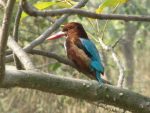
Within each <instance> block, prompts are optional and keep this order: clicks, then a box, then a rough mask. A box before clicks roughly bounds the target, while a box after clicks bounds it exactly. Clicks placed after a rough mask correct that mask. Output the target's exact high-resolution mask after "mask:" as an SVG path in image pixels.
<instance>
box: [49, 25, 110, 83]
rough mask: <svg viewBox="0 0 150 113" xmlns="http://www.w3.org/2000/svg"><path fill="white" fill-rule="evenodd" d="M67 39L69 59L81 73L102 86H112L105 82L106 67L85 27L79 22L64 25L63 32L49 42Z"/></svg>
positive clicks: (51, 37) (66, 45) (50, 38)
mask: <svg viewBox="0 0 150 113" xmlns="http://www.w3.org/2000/svg"><path fill="white" fill-rule="evenodd" d="M61 37H65V38H66V42H65V44H64V45H65V48H66V52H67V56H68V58H69V59H70V60H71V61H72V62H73V63H74V64H75V66H76V68H77V70H78V71H79V72H82V73H84V74H85V75H87V76H88V77H89V78H91V79H95V80H97V81H98V82H99V84H100V85H103V83H107V84H110V83H109V82H108V81H107V80H104V79H103V78H102V77H101V75H104V66H103V64H102V61H101V58H100V55H99V52H98V50H97V48H96V46H95V44H94V43H93V42H92V41H91V40H90V39H89V37H88V35H87V33H86V32H85V30H84V28H83V26H82V25H81V24H80V23H77V22H70V23H67V24H65V25H64V27H63V29H62V31H60V32H58V33H56V34H55V35H52V36H50V37H49V38H47V40H53V39H58V38H61Z"/></svg>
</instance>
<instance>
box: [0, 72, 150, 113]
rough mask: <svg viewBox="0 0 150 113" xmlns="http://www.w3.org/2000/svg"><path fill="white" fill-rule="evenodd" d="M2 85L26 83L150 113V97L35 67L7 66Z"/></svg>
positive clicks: (34, 86) (25, 86)
mask: <svg viewBox="0 0 150 113" xmlns="http://www.w3.org/2000/svg"><path fill="white" fill-rule="evenodd" d="M0 87H5V88H6V87H7V88H10V87H22V88H30V89H37V90H41V91H44V92H50V93H55V94H57V95H66V96H70V97H74V98H80V99H84V100H87V101H92V102H98V103H103V104H107V105H113V106H116V107H119V108H123V109H125V110H129V111H132V112H133V113H149V112H150V98H149V97H145V96H142V95H140V94H137V93H134V92H132V91H129V90H126V89H121V88H117V87H113V86H109V85H103V86H101V87H99V86H98V83H97V82H96V81H86V80H80V79H73V78H67V77H62V76H54V75H51V74H46V73H39V72H34V71H17V70H7V71H6V76H5V79H4V81H3V84H2V85H1V86H0Z"/></svg>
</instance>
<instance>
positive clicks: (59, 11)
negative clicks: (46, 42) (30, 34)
mask: <svg viewBox="0 0 150 113" xmlns="http://www.w3.org/2000/svg"><path fill="white" fill-rule="evenodd" d="M22 6H23V10H24V11H25V12H26V13H28V14H29V15H30V16H43V17H46V16H58V15H63V14H69V15H75V14H77V15H81V16H84V17H89V18H93V19H101V20H106V19H107V20H124V21H143V22H150V16H146V15H142V16H134V15H121V14H119V15H118V14H96V13H94V12H90V11H85V10H81V9H55V10H45V11H40V10H37V9H35V8H34V7H33V6H32V5H31V4H29V3H28V2H24V3H23V5H22Z"/></svg>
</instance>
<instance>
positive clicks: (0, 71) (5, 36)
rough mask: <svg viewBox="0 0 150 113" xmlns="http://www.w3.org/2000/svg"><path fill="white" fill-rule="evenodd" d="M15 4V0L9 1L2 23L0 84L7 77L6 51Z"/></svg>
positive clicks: (0, 35)
mask: <svg viewBox="0 0 150 113" xmlns="http://www.w3.org/2000/svg"><path fill="white" fill-rule="evenodd" d="M14 4H15V0H8V1H7V5H6V9H5V13H4V18H3V23H2V29H1V30H2V31H1V34H0V82H1V80H3V78H4V75H5V50H6V44H7V39H8V31H9V25H10V21H11V15H12V11H13V6H14Z"/></svg>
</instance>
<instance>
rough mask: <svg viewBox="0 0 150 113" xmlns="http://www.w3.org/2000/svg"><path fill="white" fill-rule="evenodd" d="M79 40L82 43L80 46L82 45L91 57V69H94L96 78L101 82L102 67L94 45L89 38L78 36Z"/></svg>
mask: <svg viewBox="0 0 150 113" xmlns="http://www.w3.org/2000/svg"><path fill="white" fill-rule="evenodd" d="M80 41H81V43H82V46H83V47H84V51H85V53H86V54H87V55H88V56H89V57H90V59H91V63H90V67H91V69H92V70H94V71H95V72H96V79H97V80H98V81H99V82H100V83H102V82H103V81H102V79H101V76H100V73H102V74H103V73H104V67H103V65H102V63H101V59H100V55H99V53H98V50H97V48H96V46H95V45H94V43H93V42H92V41H91V40H89V39H85V38H80Z"/></svg>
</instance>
